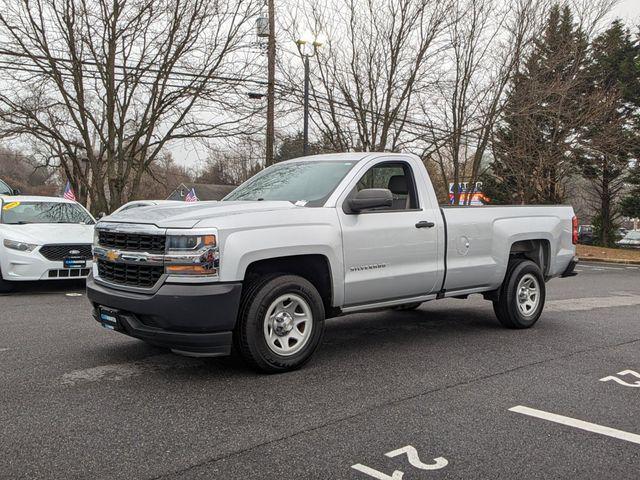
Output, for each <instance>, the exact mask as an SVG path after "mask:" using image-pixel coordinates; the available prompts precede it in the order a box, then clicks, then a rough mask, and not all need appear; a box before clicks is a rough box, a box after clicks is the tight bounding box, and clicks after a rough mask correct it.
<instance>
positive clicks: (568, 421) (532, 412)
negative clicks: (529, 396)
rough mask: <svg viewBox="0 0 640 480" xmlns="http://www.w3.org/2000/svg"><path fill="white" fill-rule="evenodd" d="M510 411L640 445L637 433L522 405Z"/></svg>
mask: <svg viewBox="0 0 640 480" xmlns="http://www.w3.org/2000/svg"><path fill="white" fill-rule="evenodd" d="M509 411H510V412H515V413H521V414H523V415H529V416H530V417H535V418H540V419H542V420H548V421H549V422H555V423H559V424H560V425H566V426H568V427H574V428H579V429H580V430H586V431H587V432H592V433H598V434H600V435H606V436H607V437H613V438H617V439H619V440H625V441H627V442H631V443H635V444H637V445H640V435H637V434H635V433H629V432H624V431H622V430H616V429H615V428H611V427H604V426H602V425H598V424H596V423H590V422H585V421H584V420H578V419H576V418H571V417H565V416H564V415H558V414H556V413H549V412H545V411H543V410H536V409H535V408H529V407H524V406H522V405H518V406H516V407H513V408H510V409H509Z"/></svg>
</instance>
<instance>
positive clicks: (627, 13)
mask: <svg viewBox="0 0 640 480" xmlns="http://www.w3.org/2000/svg"><path fill="white" fill-rule="evenodd" d="M321 1H322V0H321ZM614 18H621V19H622V20H624V21H625V23H626V24H627V25H634V24H635V25H637V26H640V0H621V1H620V3H618V5H617V6H616V7H615V8H614V9H613V11H612V12H611V19H612V20H613V19H614ZM276 128H277V125H276ZM169 150H170V151H171V153H172V154H173V157H174V158H175V159H176V160H177V161H178V162H179V163H181V164H183V165H187V166H190V167H191V166H193V167H194V168H196V167H197V166H198V165H201V163H202V162H203V161H204V160H205V158H206V155H207V153H206V149H205V148H204V147H203V146H202V145H193V144H191V143H189V142H185V143H180V142H176V143H174V144H173V145H171V147H170V148H169Z"/></svg>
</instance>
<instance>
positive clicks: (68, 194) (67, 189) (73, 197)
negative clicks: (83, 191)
mask: <svg viewBox="0 0 640 480" xmlns="http://www.w3.org/2000/svg"><path fill="white" fill-rule="evenodd" d="M62 196H63V197H64V198H66V199H67V200H72V201H74V202H75V201H76V195H75V194H74V193H73V188H71V183H69V181H68V180H67V186H66V187H64V195H62Z"/></svg>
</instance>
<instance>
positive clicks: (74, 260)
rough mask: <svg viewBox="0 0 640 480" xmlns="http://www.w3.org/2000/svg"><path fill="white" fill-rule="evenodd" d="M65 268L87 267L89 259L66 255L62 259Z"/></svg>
mask: <svg viewBox="0 0 640 480" xmlns="http://www.w3.org/2000/svg"><path fill="white" fill-rule="evenodd" d="M62 265H63V266H64V268H85V267H86V266H87V261H86V260H85V259H84V258H82V257H66V258H64V259H63V260H62Z"/></svg>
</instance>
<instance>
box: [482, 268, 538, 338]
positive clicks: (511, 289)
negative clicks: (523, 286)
mask: <svg viewBox="0 0 640 480" xmlns="http://www.w3.org/2000/svg"><path fill="white" fill-rule="evenodd" d="M524 277H527V279H526V280H525V283H526V281H527V280H530V279H531V278H534V279H535V281H536V282H537V291H538V297H539V298H538V301H537V305H536V306H535V308H534V307H531V311H530V312H527V314H526V315H525V314H524V312H523V311H521V309H520V307H519V303H520V302H519V300H518V298H519V297H518V293H519V292H518V285H519V284H520V281H521V280H522V279H523V278H524ZM534 284H535V282H534ZM545 296H546V290H545V283H544V277H543V276H542V272H541V271H540V267H538V265H536V264H535V263H533V262H532V261H531V260H526V259H523V258H518V259H514V260H512V261H511V262H509V267H508V268H507V274H506V275H505V279H504V282H503V283H502V286H501V287H500V296H499V299H498V300H497V301H494V302H493V311H494V312H495V314H496V317H498V320H499V321H500V323H501V324H502V326H504V327H507V328H515V329H522V328H530V327H532V326H533V325H534V324H535V323H536V322H537V321H538V319H539V318H540V315H541V314H542V309H543V308H544V302H545ZM523 308H524V309H526V307H523Z"/></svg>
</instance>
